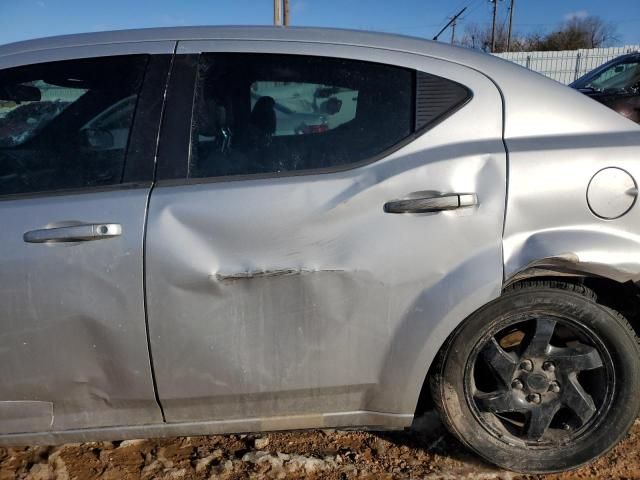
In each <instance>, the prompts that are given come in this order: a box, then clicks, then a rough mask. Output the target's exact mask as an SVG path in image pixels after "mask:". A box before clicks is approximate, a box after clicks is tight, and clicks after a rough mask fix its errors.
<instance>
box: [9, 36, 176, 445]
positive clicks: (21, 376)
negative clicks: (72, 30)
mask: <svg viewBox="0 0 640 480" xmlns="http://www.w3.org/2000/svg"><path fill="white" fill-rule="evenodd" d="M172 48H173V43H172V42H158V43H153V42H151V43H148V44H140V45H138V44H130V45H128V44H123V45H119V46H95V47H93V49H87V48H69V49H58V50H57V51H54V52H53V53H51V52H50V51H49V52H45V53H41V54H37V53H34V54H25V59H24V60H23V61H22V62H21V61H20V59H14V58H0V68H1V70H0V223H1V224H2V228H1V229H0V304H1V305H2V309H1V310H0V433H2V434H20V433H29V432H32V433H43V434H45V435H46V434H47V432H56V431H63V430H69V429H81V428H95V427H103V426H115V425H136V424H148V423H161V422H162V415H161V412H160V408H159V406H158V404H157V402H156V398H155V392H154V388H153V381H152V375H151V365H150V360H149V353H148V344H147V335H146V324H145V313H144V292H143V233H144V222H145V211H146V207H147V200H148V196H149V192H150V188H151V181H152V178H153V162H154V155H155V144H156V133H157V130H158V128H159V121H160V120H159V119H160V114H161V112H160V109H161V107H162V102H161V101H158V99H162V98H163V92H164V86H165V84H166V75H167V73H168V68H169V64H170V60H171V52H172ZM89 50H91V51H89ZM125 53H126V54H125ZM149 53H154V54H156V55H153V56H152V55H149ZM75 57H80V58H75ZM25 61H26V62H28V64H24V63H25ZM132 102H133V105H134V106H136V108H132ZM106 114H108V115H109V118H110V120H111V123H109V122H102V121H101V119H104V118H105V115H106Z"/></svg>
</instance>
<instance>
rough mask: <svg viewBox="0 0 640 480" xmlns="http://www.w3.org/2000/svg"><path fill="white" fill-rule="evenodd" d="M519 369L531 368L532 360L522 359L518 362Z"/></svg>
mask: <svg viewBox="0 0 640 480" xmlns="http://www.w3.org/2000/svg"><path fill="white" fill-rule="evenodd" d="M520 370H524V371H526V372H530V371H531V370H533V362H532V361H531V360H523V361H522V362H521V363H520Z"/></svg>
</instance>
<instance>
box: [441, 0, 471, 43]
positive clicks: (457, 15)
mask: <svg viewBox="0 0 640 480" xmlns="http://www.w3.org/2000/svg"><path fill="white" fill-rule="evenodd" d="M466 9H467V7H464V8H463V9H462V10H460V11H459V12H458V13H457V14H456V15H454V16H453V18H452V19H451V20H449V23H447V24H446V25H445V26H444V27H442V30H440V31H439V32H438V33H436V36H435V37H433V39H434V40H438V37H439V36H440V35H442V32H444V31H445V30H446V29H447V28H449V26H450V25H453V24H454V23H455V22H456V21H457V20H458V17H460V15H462V14H463V13H464V12H465V10H466ZM453 28H454V29H455V26H454V27H453ZM454 36H455V30H454V32H453V35H452V37H451V38H452V43H453V38H454Z"/></svg>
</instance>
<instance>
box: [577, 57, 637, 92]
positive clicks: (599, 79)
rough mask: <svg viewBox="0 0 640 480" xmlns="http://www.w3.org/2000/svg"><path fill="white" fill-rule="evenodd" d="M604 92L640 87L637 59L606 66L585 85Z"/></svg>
mask: <svg viewBox="0 0 640 480" xmlns="http://www.w3.org/2000/svg"><path fill="white" fill-rule="evenodd" d="M586 87H587V88H593V89H594V90H600V91H604V92H617V91H624V90H630V89H633V88H638V87H640V63H639V62H638V61H637V60H634V61H628V62H623V63H619V64H616V65H613V66H611V67H610V68H607V69H606V70H604V71H603V72H601V73H600V74H599V75H597V76H596V77H595V78H593V79H592V80H591V81H590V82H589V83H588V84H587V85H586Z"/></svg>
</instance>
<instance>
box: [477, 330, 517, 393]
mask: <svg viewBox="0 0 640 480" xmlns="http://www.w3.org/2000/svg"><path fill="white" fill-rule="evenodd" d="M482 357H483V358H484V361H485V362H486V363H487V365H488V366H489V367H490V368H491V370H492V371H493V373H494V374H495V375H496V376H497V378H498V379H499V380H501V381H502V383H503V384H504V385H505V386H508V385H509V384H510V383H511V377H512V376H513V372H514V371H515V369H516V367H517V365H518V362H517V360H516V358H515V357H513V356H512V355H511V354H509V353H508V352H507V351H505V350H504V348H502V347H501V346H500V345H499V344H498V341H497V340H496V339H495V338H492V339H491V341H490V342H489V343H488V344H487V346H486V347H485V348H484V349H483V351H482Z"/></svg>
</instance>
